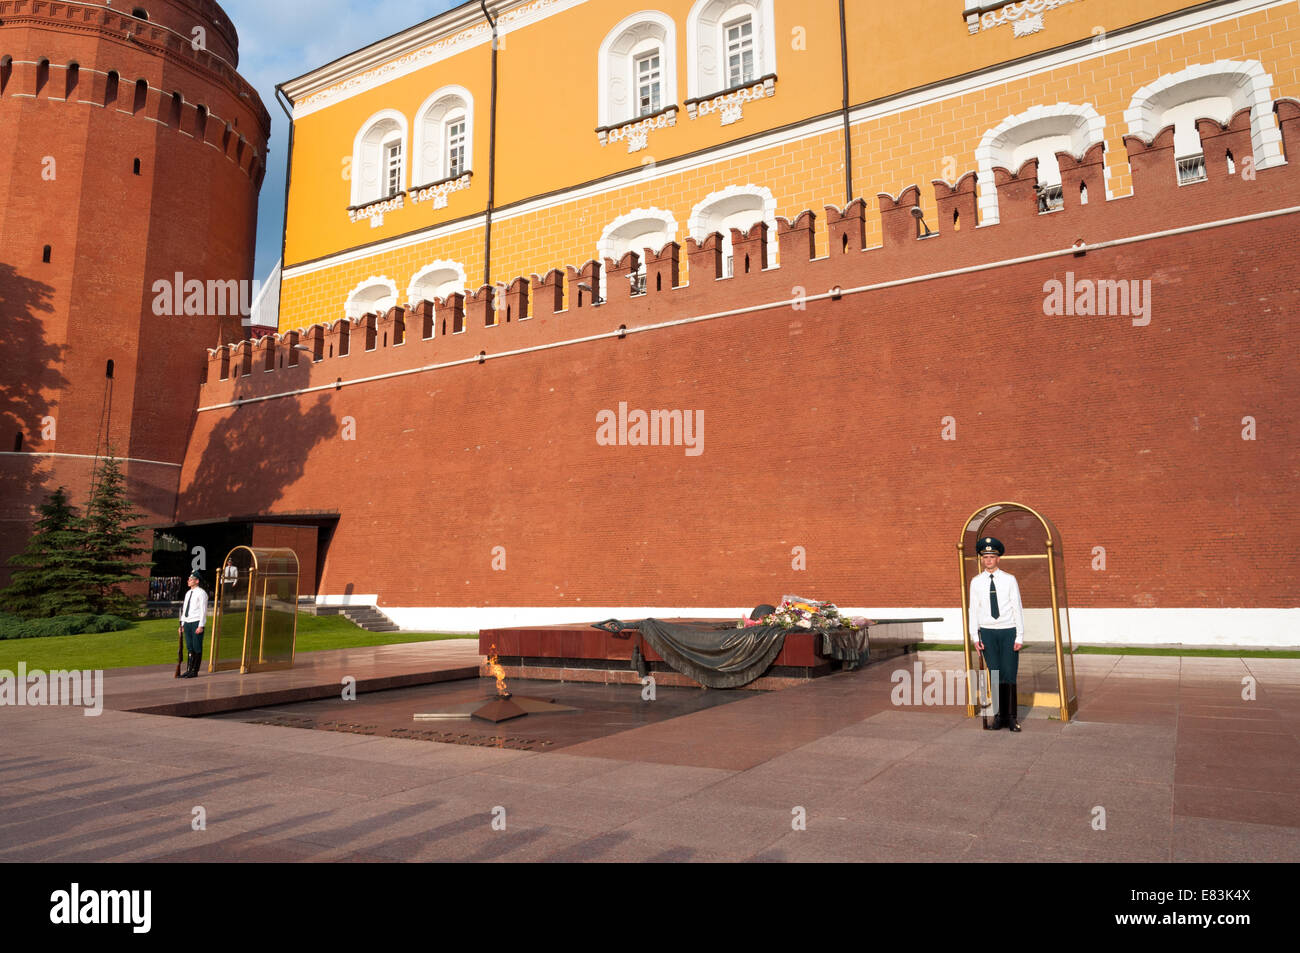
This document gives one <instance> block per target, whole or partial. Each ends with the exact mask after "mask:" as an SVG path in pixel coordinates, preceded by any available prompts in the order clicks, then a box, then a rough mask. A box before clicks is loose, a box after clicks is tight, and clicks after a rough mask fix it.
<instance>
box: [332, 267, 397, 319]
mask: <svg viewBox="0 0 1300 953" xmlns="http://www.w3.org/2000/svg"><path fill="white" fill-rule="evenodd" d="M395 304H397V285H396V284H394V283H393V281H392V279H391V278H386V277H384V276H382V275H372V276H371V277H369V278H367V279H366V280H365V281H363V282H361V283H360V284H358V285H357V286H356V287H355V288H353V289H352V293H351V294H349V295H348V298H347V301H346V302H345V303H344V305H343V312H344V314H346V315H347V316H348V317H349V318H359V317H361V316H362V315H363V314H384V313H386V312H387V311H388V309H389V308H391V307H392V306H393V305H395Z"/></svg>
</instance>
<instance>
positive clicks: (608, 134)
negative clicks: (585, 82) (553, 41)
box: [596, 10, 677, 152]
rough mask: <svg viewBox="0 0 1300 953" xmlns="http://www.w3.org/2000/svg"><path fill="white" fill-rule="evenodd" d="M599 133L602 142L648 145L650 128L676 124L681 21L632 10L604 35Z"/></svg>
mask: <svg viewBox="0 0 1300 953" xmlns="http://www.w3.org/2000/svg"><path fill="white" fill-rule="evenodd" d="M597 71H598V74H599V75H598V83H599V85H598V87H597V113H598V120H597V121H598V125H597V127H596V135H597V136H599V137H600V144H601V145H602V146H604V145H609V144H610V143H613V142H623V141H625V142H626V143H627V151H628V152H637V151H639V150H641V149H644V148H645V147H646V143H647V139H648V135H649V132H650V130H652V129H660V128H663V127H665V126H675V125H676V124H677V25H676V24H675V23H674V22H673V19H672V17H670V16H668V15H666V14H663V13H659V12H657V11H654V10H645V11H642V12H640V13H634V14H632V15H631V16H629V17H627V18H626V19H624V20H622V21H620V22H619V23H618V25H616V26H615V27H614V28H613V29H612V30H610V31H609V33H608V34H606V36H605V39H604V40H603V41H602V42H601V44H600V51H599V53H598V54H597Z"/></svg>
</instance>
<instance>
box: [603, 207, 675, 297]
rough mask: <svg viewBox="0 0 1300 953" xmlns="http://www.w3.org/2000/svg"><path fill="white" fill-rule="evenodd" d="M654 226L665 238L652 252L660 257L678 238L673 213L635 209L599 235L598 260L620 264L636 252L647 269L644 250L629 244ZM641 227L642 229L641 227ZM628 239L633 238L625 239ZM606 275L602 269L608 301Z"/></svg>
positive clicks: (611, 223) (659, 209)
mask: <svg viewBox="0 0 1300 953" xmlns="http://www.w3.org/2000/svg"><path fill="white" fill-rule="evenodd" d="M651 225H658V226H659V227H660V230H661V231H662V232H663V235H664V237H663V238H662V239H660V240H659V242H658V244H657V245H655V247H654V248H653V249H652V250H653V251H654V252H656V253H658V252H659V250H660V249H661V248H663V247H664V246H665V245H667V244H668V243H669V242H671V241H675V240H676V238H677V219H676V218H674V217H673V213H672V212H669V211H667V210H666V209H661V208H654V207H651V208H634V209H632V211H630V212H626V213H624V214H623V215H620V216H618V218H616V219H614V220H613V221H612V222H610V223H609V224H608V225H606V226H605V229H604V231H602V232H601V233H600V239H599V240H598V241H597V242H596V260H597V261H599V262H601V263H602V264H603V263H604V260H605V259H606V258H612V259H614V260H615V261H618V260H619V259H620V258H622V257H623V256H624V255H626V254H627V253H628V252H629V251H634V252H636V253H637V254H638V255H640V256H641V266H642V269H643V270H644V267H645V250H644V249H645V246H642V247H640V248H638V247H635V246H633V245H630V244H629V241H630V240H631V239H635V238H636V236H638V235H644V234H646V233H648V232H649V231H651V229H650V227H649V226H651ZM638 226H640V227H638ZM625 236H630V238H629V237H625ZM607 277H608V276H607V274H606V272H605V269H604V268H603V267H602V268H601V269H600V283H601V289H600V293H601V296H602V297H605V298H608V297H609V295H608V294H607V287H606V284H605V281H606V278H607Z"/></svg>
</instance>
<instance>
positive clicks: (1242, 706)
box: [0, 640, 1300, 862]
mask: <svg viewBox="0 0 1300 953" xmlns="http://www.w3.org/2000/svg"><path fill="white" fill-rule="evenodd" d="M478 658H479V657H478V655H477V642H475V641H473V640H456V641H449V642H431V643H416V644H412V645H402V646H384V647H379V648H374V649H352V650H341V651H339V652H319V653H311V654H310V655H307V656H303V657H302V659H300V666H299V668H298V669H296V670H295V671H294V672H289V673H286V672H280V673H265V674H262V675H254V676H240V675H238V674H237V673H223V674H218V675H211V676H210V675H208V674H206V673H205V674H204V675H203V676H202V677H200V678H199V679H196V680H193V681H191V682H189V683H188V684H186V683H185V682H184V681H181V682H177V681H176V680H174V679H173V678H172V677H171V674H172V673H171V669H170V667H165V666H158V667H151V668H148V669H130V670H120V671H110V672H108V673H106V691H105V694H106V696H107V701H106V704H105V710H104V712H103V713H102V714H101V715H99V716H97V717H86V716H85V715H84V714H83V712H82V710H81V709H79V708H71V707H65V708H30V707H5V708H0V737H3V738H4V744H3V746H2V748H0V830H3V835H4V836H3V837H0V860H5V861H54V860H57V861H332V860H355V861H395V860H397V861H440V860H446V861H453V860H455V861H460V860H474V861H481V860H508V861H572V860H594V861H744V860H765V861H766V860H770V861H844V860H847V861H966V862H969V861H1235V862H1240V861H1296V860H1300V796H1298V795H1297V793H1296V792H1297V790H1300V660H1271V659H1270V660H1263V659H1202V658H1176V657H1144V656H1114V655H1081V656H1077V657H1076V659H1075V664H1076V670H1077V673H1078V688H1079V698H1080V707H1079V712H1078V716H1077V718H1076V719H1075V720H1073V721H1071V722H1070V723H1069V724H1062V723H1060V722H1059V721H1056V720H1052V719H1050V718H1049V717H1048V716H1047V711H1046V710H1045V709H1035V710H1034V711H1033V712H1032V713H1028V714H1026V715H1025V716H1024V717H1023V726H1024V731H1023V732H1021V733H1020V734H1018V735H1014V734H1011V733H1009V732H1006V731H999V732H985V731H982V730H980V729H979V727H978V722H977V721H973V720H971V719H967V718H966V717H965V716H964V709H960V710H959V709H956V708H952V707H923V706H916V707H911V706H906V707H905V706H895V705H894V704H892V703H891V698H890V696H891V689H892V688H893V684H892V683H891V676H892V675H893V673H895V672H897V671H899V670H902V669H907V670H911V668H912V666H913V665H914V664H915V663H916V662H918V661H919V662H920V663H922V664H923V665H924V666H925V667H926V669H927V670H928V669H952V668H956V667H958V666H960V664H961V655H960V653H955V652H922V653H920V654H919V655H910V656H905V657H902V658H896V659H890V660H887V661H883V662H880V663H877V664H875V665H871V666H869V667H867V668H866V669H864V670H861V671H856V672H845V673H840V674H837V675H833V676H829V677H826V678H822V679H818V680H815V681H813V682H810V683H808V684H805V685H802V686H798V687H795V688H789V689H785V690H783V691H779V692H732V693H728V697H727V698H726V699H725V700H720V703H712V702H710V703H708V704H707V705H705V706H701V705H700V703H699V702H700V699H699V697H698V696H699V690H691V689H672V690H668V689H663V690H662V691H664V692H665V693H670V692H678V693H687V695H690V696H694V697H686V696H679V695H671V694H667V695H665V698H664V702H663V703H665V704H669V705H676V706H678V709H674V710H675V711H676V710H680V712H681V713H679V714H673V715H672V716H671V717H662V712H659V713H657V714H658V715H660V717H658V718H657V719H648V718H642V717H638V716H637V708H638V706H653V705H656V704H661V702H659V701H643V700H642V699H641V696H640V688H639V687H637V686H619V687H610V688H608V689H606V688H605V687H602V688H601V691H611V692H613V691H617V692H621V693H622V694H621V695H617V696H607V697H606V700H605V701H601V702H600V703H599V706H597V702H596V701H595V696H594V695H591V694H590V693H591V692H593V691H594V689H592V688H591V687H590V686H587V687H585V688H584V689H583V691H586V692H588V693H589V694H588V695H587V696H581V695H574V696H573V697H574V698H579V699H581V698H584V697H585V698H588V699H592V700H591V701H587V702H582V704H586V705H588V706H589V707H592V706H597V707H600V708H601V711H602V712H603V715H602V719H603V720H602V722H601V724H602V725H604V727H603V728H601V730H599V731H589V732H585V733H584V732H573V731H568V732H567V733H566V732H565V731H561V730H558V729H557V730H555V731H553V732H551V731H548V729H547V723H546V722H545V721H544V719H547V718H550V719H563V718H566V717H574V716H573V715H570V714H566V713H557V714H546V715H535V716H529V717H528V718H525V719H520V720H517V721H514V722H506V723H504V724H502V725H501V726H499V727H498V729H495V730H498V731H499V732H500V742H499V746H493V744H492V743H491V739H490V738H489V739H487V740H485V739H484V737H483V732H479V733H478V734H477V735H472V733H469V732H468V731H464V730H457V729H456V728H455V727H454V726H455V725H456V724H457V722H454V721H449V722H447V723H446V724H443V725H436V726H435V727H436V728H437V730H440V731H442V732H444V733H445V734H444V735H443V736H442V737H448V738H452V737H458V736H461V735H463V736H464V737H461V738H460V743H443V742H440V741H431V740H423V738H419V737H418V736H417V737H413V738H410V739H408V738H401V737H387V736H381V735H380V734H378V733H371V734H363V733H358V732H360V731H372V732H377V731H378V729H377V728H376V727H374V726H382V725H383V724H397V722H398V721H401V720H404V718H405V715H404V714H402V713H401V712H402V706H403V705H405V702H403V701H402V699H403V697H404V696H402V695H401V694H400V693H401V692H408V693H414V692H417V691H428V692H433V693H436V692H440V691H442V692H447V691H452V690H453V689H454V690H455V691H459V692H461V693H462V694H463V693H464V692H465V691H470V690H473V689H474V688H475V687H477V688H478V689H481V690H482V691H483V692H484V693H485V694H486V693H489V692H490V691H491V683H490V682H488V681H486V680H482V681H464V680H462V681H459V682H445V683H443V684H441V685H439V684H430V683H433V682H436V680H437V678H438V677H441V676H438V675H437V674H436V673H439V672H442V673H463V670H464V669H465V668H466V667H467V666H473V665H476V664H477V661H478ZM340 672H343V673H348V672H350V673H352V674H353V675H354V676H355V677H357V678H358V683H359V684H360V685H362V686H363V693H362V694H361V695H360V696H359V698H358V701H357V702H355V703H354V704H356V705H357V706H358V708H357V709H356V710H357V711H358V712H362V711H370V712H372V713H379V714H374V717H372V718H371V719H370V720H369V721H366V719H365V718H362V717H360V716H358V717H357V718H356V722H357V723H356V724H355V725H351V726H349V725H348V724H347V723H345V722H344V721H343V720H342V719H340V718H339V717H338V715H337V713H336V714H334V715H332V716H331V717H332V719H333V721H332V722H331V725H332V727H333V730H305V729H304V728H301V727H290V726H288V725H290V724H292V723H293V718H295V717H300V716H295V715H294V712H298V711H310V710H313V709H312V706H316V708H315V709H314V710H317V711H318V714H317V715H316V718H317V719H318V720H319V719H320V718H321V717H324V715H323V714H320V713H319V712H320V707H321V706H322V705H323V704H324V703H323V702H306V703H305V704H295V703H296V702H302V700H303V699H307V698H320V697H322V694H321V691H320V690H315V694H313V689H311V688H310V686H309V685H308V683H314V684H316V685H318V686H319V685H326V684H328V685H330V686H337V685H338V684H339V681H340V676H339V673H340ZM421 673H423V674H421ZM385 680H387V681H385ZM403 685H405V686H407V687H401V686H403ZM421 685H423V686H425V687H423V688H420V687H419V686H421ZM535 685H536V683H532V685H531V686H530V687H532V686H535ZM366 686H377V687H388V688H396V689H397V691H389V692H387V693H385V694H382V695H381V694H366V693H364V688H365V687H366ZM412 686H415V687H412ZM570 687H571V686H570ZM1248 688H1253V692H1254V698H1253V700H1248V699H1247V698H1243V694H1245V695H1249V694H1250V693H1251V692H1250V691H1249V690H1248ZM567 690H569V689H568V688H566V686H565V685H560V684H556V685H555V686H553V692H554V694H555V695H556V697H558V698H559V699H560V700H561V701H565V698H564V697H562V696H563V695H564V693H565V692H566V691H567ZM285 692H288V693H289V694H287V695H286V694H285ZM329 694H331V695H334V696H337V689H335V688H333V687H331V688H330V692H329ZM235 695H244V696H247V697H249V698H252V700H253V701H256V703H257V705H259V706H261V708H260V709H259V713H260V715H262V716H263V717H260V718H259V713H252V712H245V713H244V715H242V716H239V717H236V716H234V715H222V716H219V717H176V716H171V715H161V714H146V713H141V712H138V711H129V710H123V709H125V708H131V707H148V706H154V705H157V704H160V702H158V701H157V699H160V698H169V699H171V700H172V701H178V700H179V701H185V700H186V699H188V700H189V701H190V702H194V701H197V700H199V699H204V698H209V699H210V698H214V697H225V698H229V697H232V696H235ZM439 697H442V696H437V695H430V696H428V700H427V701H425V702H423V704H425V706H426V707H425V708H421V707H420V705H421V704H422V702H421V701H420V699H418V698H416V697H412V700H411V703H410V714H412V715H413V714H414V713H415V712H416V711H421V710H428V707H427V706H428V705H429V704H433V703H434V702H436V699H437V698H439ZM566 704H572V701H568V702H566ZM366 706H369V708H367V707H366ZM250 707H251V706H250ZM435 707H436V705H435ZM394 711H396V712H398V714H396V715H394ZM383 712H387V714H382V713H383ZM275 713H279V714H278V715H276V714H275ZM276 717H279V718H283V719H288V721H286V722H285V723H284V724H275V723H252V722H253V721H258V720H260V721H261V722H267V721H272V722H273V721H274V720H275V718H276ZM578 717H581V716H578ZM385 719H387V720H385ZM619 719H622V720H619ZM363 723H364V724H363ZM460 724H465V723H464V722H461V723H460ZM553 724H556V725H559V724H560V722H558V721H557V722H554V723H553ZM419 727H420V723H416V722H414V721H412V723H411V729H412V731H415V730H416V729H418V728H419ZM350 729H351V730H350ZM548 734H551V735H553V736H554V737H555V738H558V739H560V740H559V741H558V742H557V743H556V744H555V745H549V746H548V745H537V744H534V745H531V746H530V745H526V744H523V743H522V741H528V742H538V741H541V740H545V738H546V736H547V735H548ZM423 737H424V738H427V737H431V736H430V735H428V734H426V735H425V736H423ZM200 809H201V810H200ZM196 816H197V817H201V818H202V819H203V820H204V825H203V826H204V829H202V830H195V829H193V828H194V827H195V826H196V825H195V823H194V818H195V817H196Z"/></svg>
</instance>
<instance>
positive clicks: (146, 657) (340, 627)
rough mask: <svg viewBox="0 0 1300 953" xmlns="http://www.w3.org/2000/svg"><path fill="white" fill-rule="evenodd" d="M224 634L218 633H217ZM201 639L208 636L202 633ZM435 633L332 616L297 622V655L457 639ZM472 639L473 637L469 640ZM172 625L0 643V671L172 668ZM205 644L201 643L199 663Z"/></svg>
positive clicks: (152, 623)
mask: <svg viewBox="0 0 1300 953" xmlns="http://www.w3.org/2000/svg"><path fill="white" fill-rule="evenodd" d="M223 631H224V630H223ZM203 634H204V635H205V636H207V635H208V630H207V629H206V628H205V629H204V633H203ZM460 638H466V636H462V635H449V634H447V633H440V632H367V631H366V630H365V629H359V628H357V627H356V626H355V625H353V624H352V623H351V622H349V621H348V620H347V619H345V618H343V617H342V616H336V615H323V616H314V615H300V616H298V648H297V651H298V652H299V653H302V652H317V651H320V650H321V649H347V648H354V647H357V646H364V645H393V644H396V643H399V642H430V641H434V640H437V639H460ZM470 638H473V636H470ZM176 641H177V638H176V620H175V619H149V620H148V621H145V622H137V623H136V624H135V625H133V626H131V628H129V629H123V630H122V631H121V632H102V633H100V634H98V635H63V636H58V637H55V638H49V639H4V640H0V669H7V670H9V671H11V672H12V671H14V670H16V669H17V667H18V663H19V662H20V661H21V662H26V663H27V668H28V669H35V668H39V669H43V670H45V671H49V670H51V669H84V668H88V669H97V668H125V667H127V666H132V665H161V664H164V663H167V664H171V665H175V664H176ZM210 646H211V641H210V640H207V641H205V643H204V649H203V651H204V661H205V662H206V661H207V652H208V649H209V647H210Z"/></svg>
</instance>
